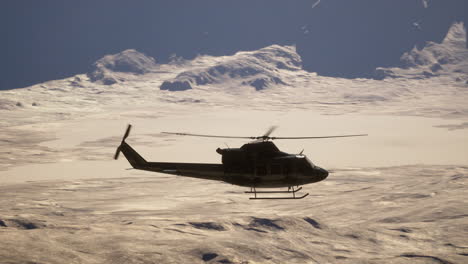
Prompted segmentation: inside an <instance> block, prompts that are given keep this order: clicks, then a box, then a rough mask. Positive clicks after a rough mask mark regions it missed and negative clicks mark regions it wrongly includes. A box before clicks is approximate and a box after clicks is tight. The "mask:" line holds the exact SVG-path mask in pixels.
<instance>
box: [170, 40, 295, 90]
mask: <svg viewBox="0 0 468 264" xmlns="http://www.w3.org/2000/svg"><path fill="white" fill-rule="evenodd" d="M298 70H301V58H300V57H299V55H298V54H297V53H296V49H295V47H293V46H285V47H283V46H278V45H272V46H269V47H266V48H263V49H260V50H257V51H249V52H239V53H237V54H235V55H234V56H232V57H228V58H226V59H225V60H223V61H220V62H218V63H216V64H215V65H208V66H206V67H200V68H197V69H191V70H188V71H184V72H182V73H180V74H178V75H177V76H176V77H175V78H173V79H171V80H166V81H164V83H163V84H162V85H161V89H162V90H170V91H180V90H187V89H192V87H193V86H201V85H207V84H219V85H222V86H224V87H239V86H246V85H249V86H252V87H254V88H255V89H256V90H262V89H265V88H267V87H271V86H273V85H276V84H285V81H284V80H283V79H282V74H281V72H287V71H298Z"/></svg>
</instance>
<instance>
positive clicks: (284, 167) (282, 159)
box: [216, 141, 328, 188]
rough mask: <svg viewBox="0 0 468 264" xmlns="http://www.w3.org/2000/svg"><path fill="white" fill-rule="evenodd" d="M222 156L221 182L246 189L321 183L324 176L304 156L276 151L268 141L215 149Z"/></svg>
mask: <svg viewBox="0 0 468 264" xmlns="http://www.w3.org/2000/svg"><path fill="white" fill-rule="evenodd" d="M216 151H217V152H218V153H219V154H221V155H222V163H223V167H224V176H223V180H224V181H226V182H229V183H232V184H235V185H240V186H247V187H263V188H277V187H288V186H295V185H304V184H308V183H314V182H318V181H321V180H324V179H325V178H326V177H327V176H328V172H327V171H326V170H324V169H322V168H320V167H318V166H315V165H314V164H313V163H312V162H311V161H310V160H309V159H308V158H307V157H306V156H305V155H302V154H299V155H296V154H288V153H285V152H282V151H280V150H279V149H278V148H277V147H276V146H275V145H274V144H273V142H271V141H260V142H253V143H248V144H244V145H243V146H242V147H240V148H226V149H217V150H216Z"/></svg>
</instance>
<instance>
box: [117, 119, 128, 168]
mask: <svg viewBox="0 0 468 264" xmlns="http://www.w3.org/2000/svg"><path fill="white" fill-rule="evenodd" d="M131 129H132V125H130V124H129V125H128V126H127V130H126V131H125V134H124V136H123V138H122V143H120V146H121V145H122V144H123V143H124V142H125V139H127V137H128V136H129V135H130V130H131ZM120 146H118V147H117V150H116V151H115V155H114V159H115V160H116V159H118V158H119V154H120Z"/></svg>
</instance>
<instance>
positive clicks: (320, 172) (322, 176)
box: [318, 167, 328, 181]
mask: <svg viewBox="0 0 468 264" xmlns="http://www.w3.org/2000/svg"><path fill="white" fill-rule="evenodd" d="M318 175H319V177H320V180H321V181H322V180H325V179H326V178H327V177H328V171H327V170H325V169H323V168H320V167H319V168H318Z"/></svg>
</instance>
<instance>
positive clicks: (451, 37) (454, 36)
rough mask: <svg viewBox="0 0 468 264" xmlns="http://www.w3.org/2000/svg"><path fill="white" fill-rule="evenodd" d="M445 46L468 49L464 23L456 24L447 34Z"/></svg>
mask: <svg viewBox="0 0 468 264" xmlns="http://www.w3.org/2000/svg"><path fill="white" fill-rule="evenodd" d="M442 43H443V44H448V45H457V46H458V45H464V46H465V47H466V27H465V25H464V24H463V22H455V23H453V24H452V26H451V27H450V29H449V30H448V32H447V35H446V36H445V38H444V40H443V41H442Z"/></svg>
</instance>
